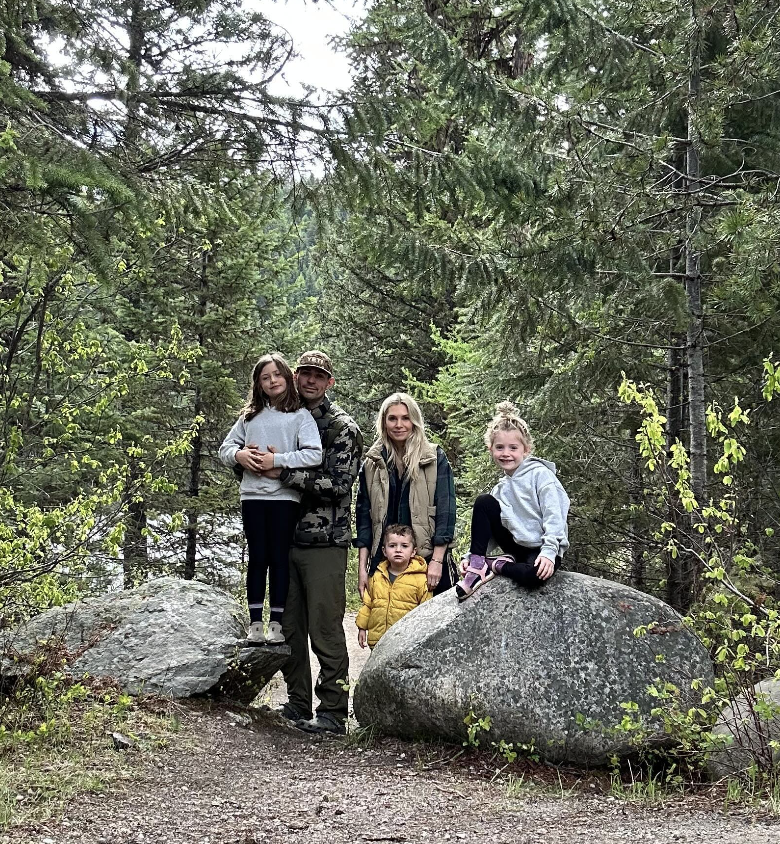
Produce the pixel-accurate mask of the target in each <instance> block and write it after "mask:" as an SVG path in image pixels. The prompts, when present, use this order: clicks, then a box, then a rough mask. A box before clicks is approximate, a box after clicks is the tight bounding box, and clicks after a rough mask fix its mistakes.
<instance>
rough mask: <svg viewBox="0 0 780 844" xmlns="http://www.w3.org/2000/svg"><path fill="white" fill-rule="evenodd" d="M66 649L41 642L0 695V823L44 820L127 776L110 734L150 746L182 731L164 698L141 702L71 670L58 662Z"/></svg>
mask: <svg viewBox="0 0 780 844" xmlns="http://www.w3.org/2000/svg"><path fill="white" fill-rule="evenodd" d="M64 656H65V655H64V654H63V653H62V652H61V651H59V650H57V649H56V648H43V649H41V650H40V651H39V652H38V653H37V654H36V655H35V656H34V657H33V658H32V659H31V660H30V662H29V665H28V671H27V673H26V674H25V675H24V676H23V677H22V678H20V679H18V680H17V681H16V683H15V684H13V685H9V686H8V687H6V688H5V689H4V691H3V693H2V695H0V829H6V828H7V827H9V826H14V825H17V824H20V823H29V822H32V821H36V820H42V819H45V818H46V817H48V816H49V815H50V814H51V813H52V812H54V811H56V810H57V809H58V808H59V806H60V805H61V804H62V803H64V802H65V801H67V800H70V799H72V798H73V797H74V796H76V795H78V794H80V793H83V792H85V791H98V790H100V789H102V788H104V787H106V785H108V784H109V783H111V782H113V781H114V780H116V779H117V778H119V777H122V776H123V768H124V762H123V760H122V756H121V755H119V754H117V752H116V750H115V749H114V747H113V743H112V739H111V733H113V732H115V731H121V733H122V734H124V735H126V736H127V737H128V738H129V739H130V740H131V741H132V742H133V744H134V747H135V748H136V749H137V750H140V751H142V752H146V751H151V750H154V749H158V748H160V747H164V746H165V743H166V742H167V740H168V737H169V736H170V735H171V734H173V733H174V732H176V730H177V724H176V720H175V717H173V714H172V713H169V711H168V705H167V704H165V703H161V702H159V701H155V700H152V699H149V700H146V701H140V702H139V701H136V700H135V699H133V698H131V697H130V696H129V695H127V694H125V693H123V692H122V691H121V690H120V689H119V688H118V687H117V686H116V684H115V683H114V682H113V681H111V680H105V679H104V680H98V679H96V678H92V677H87V676H83V677H74V676H73V675H71V674H69V673H67V672H65V671H63V670H62V668H61V666H62V664H63V657H64Z"/></svg>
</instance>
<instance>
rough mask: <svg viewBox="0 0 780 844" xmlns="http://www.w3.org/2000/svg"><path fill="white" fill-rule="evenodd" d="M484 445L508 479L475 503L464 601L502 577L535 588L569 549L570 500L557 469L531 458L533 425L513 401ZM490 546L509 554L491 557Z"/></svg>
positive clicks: (461, 591) (499, 412)
mask: <svg viewBox="0 0 780 844" xmlns="http://www.w3.org/2000/svg"><path fill="white" fill-rule="evenodd" d="M485 444H486V445H487V447H488V450H489V451H490V455H491V457H492V458H493V462H494V463H495V464H496V465H497V466H498V467H499V468H500V469H502V470H503V473H504V474H503V476H502V477H501V480H500V481H499V482H498V483H497V484H496V485H495V486H494V487H493V490H492V492H491V493H490V495H480V496H479V497H478V498H477V500H476V501H475V502H474V509H473V511H472V515H471V549H470V553H469V555H468V558H467V560H466V561H465V567H464V571H463V575H464V576H463V579H462V580H461V581H460V582H459V583H458V584H457V585H456V587H455V589H456V592H457V595H458V598H459V599H460V600H461V601H463V600H465V599H466V598H468V597H469V595H472V594H473V593H474V591H475V590H476V589H478V588H479V587H480V586H482V585H483V584H484V583H487V581H488V580H491V579H492V578H493V577H495V575H497V574H501V575H503V576H504V577H509V578H511V579H512V580H514V581H515V582H517V583H520V584H521V585H523V586H526V587H528V588H530V589H535V588H537V587H539V586H541V585H542V583H544V582H545V580H547V579H548V578H550V577H551V576H552V575H553V574H554V573H555V571H556V570H557V569H558V567H559V566H560V564H561V559H562V557H563V555H564V553H565V552H566V549H567V548H568V547H569V529H568V525H567V521H566V520H567V516H568V513H569V496H568V495H567V494H566V490H565V489H564V488H563V486H562V485H561V482H560V481H559V480H558V477H557V474H556V469H555V464H554V463H550V462H548V461H547V460H542V459H541V458H540V457H534V456H532V454H531V451H532V450H533V440H532V439H531V435H530V433H529V431H528V426H527V425H526V423H525V421H524V420H522V419H521V418H520V416H519V415H518V413H517V408H515V406H514V405H513V404H511V403H510V402H501V403H500V404H499V405H498V406H497V407H496V416H494V417H493V420H492V422H491V423H490V425H489V426H488V429H487V432H486V434H485ZM491 545H498V546H500V548H501V550H502V551H503V552H504V553H503V554H502V555H501V556H498V557H489V556H487V552H488V547H489V546H491Z"/></svg>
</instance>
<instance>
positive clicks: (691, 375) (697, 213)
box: [681, 0, 707, 610]
mask: <svg viewBox="0 0 780 844" xmlns="http://www.w3.org/2000/svg"><path fill="white" fill-rule="evenodd" d="M690 14H691V43H690V52H689V64H688V102H687V107H686V110H687V128H688V133H687V137H688V144H687V148H686V153H685V174H686V179H685V195H686V200H687V201H688V203H689V210H688V215H687V221H686V232H685V246H684V252H685V293H686V297H687V302H688V330H687V335H686V364H687V374H688V442H689V456H690V472H691V489H692V490H693V494H694V497H695V498H696V503H697V505H698V507H697V508H694V512H693V513H692V514H691V522H692V524H691V529H692V533H693V525H694V524H695V523H696V522H698V521H699V520H700V518H701V516H700V513H699V512H698V508H700V507H703V506H704V505H705V503H706V502H705V498H704V496H705V493H706V487H707V441H706V435H707V427H706V406H705V395H704V393H705V388H704V311H703V308H702V276H701V252H700V250H699V246H698V244H697V243H696V238H697V236H698V233H699V226H700V224H701V216H702V210H701V204H700V201H699V197H698V191H699V189H700V185H701V164H700V159H699V132H698V128H697V126H696V121H697V110H698V107H699V100H700V97H701V50H702V43H701V40H702V31H701V24H700V22H699V20H698V15H697V8H696V0H691V2H690ZM683 578H684V581H683V583H682V588H683V590H684V594H683V595H682V596H681V597H682V599H683V605H684V607H685V609H686V610H687V609H688V608H689V607H690V605H691V603H692V602H693V600H694V599H695V596H696V592H697V586H698V571H697V567H696V565H695V564H693V562H692V561H691V560H688V561H687V564H686V566H685V571H684V572H683Z"/></svg>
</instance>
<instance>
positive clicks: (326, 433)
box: [281, 396, 363, 547]
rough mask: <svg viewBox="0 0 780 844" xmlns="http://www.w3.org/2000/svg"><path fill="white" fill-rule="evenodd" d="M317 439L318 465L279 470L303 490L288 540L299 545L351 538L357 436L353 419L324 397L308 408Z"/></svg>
mask: <svg viewBox="0 0 780 844" xmlns="http://www.w3.org/2000/svg"><path fill="white" fill-rule="evenodd" d="M311 415H312V416H313V417H314V420H315V422H316V423H317V427H318V428H319V429H320V437H321V439H322V451H323V455H322V463H321V465H320V466H318V467H316V468H314V469H284V470H282V475H281V481H282V483H283V484H284V485H285V486H289V487H292V488H293V489H297V490H299V491H300V492H301V493H303V498H302V499H301V518H300V520H299V521H298V526H297V527H296V529H295V538H294V539H293V543H294V544H295V545H299V546H302V547H309V546H317V545H320V546H322V545H336V546H339V547H347V546H349V545H350V542H351V539H352V530H351V527H352V519H351V516H350V507H351V505H352V486H353V484H354V483H355V478H357V474H358V470H359V469H360V460H361V457H362V455H363V435H362V434H361V433H360V428H358V426H357V424H356V422H355V421H354V420H353V419H352V417H350V416H348V415H347V414H346V413H344V411H343V410H342V409H341V408H340V407H339V406H338V405H335V404H333V402H331V400H330V399H329V398H328V397H327V396H325V398H324V400H323V402H322V404H320V405H319V407H315V408H314V410H312V411H311Z"/></svg>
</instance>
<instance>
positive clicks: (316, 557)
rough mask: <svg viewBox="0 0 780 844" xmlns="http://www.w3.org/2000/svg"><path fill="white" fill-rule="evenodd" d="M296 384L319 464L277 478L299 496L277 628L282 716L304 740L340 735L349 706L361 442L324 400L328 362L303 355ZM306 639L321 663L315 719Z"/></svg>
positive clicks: (330, 376)
mask: <svg viewBox="0 0 780 844" xmlns="http://www.w3.org/2000/svg"><path fill="white" fill-rule="evenodd" d="M295 382H296V384H297V386H298V392H299V394H300V396H301V398H302V399H303V402H304V404H305V405H306V407H307V408H308V409H309V411H310V412H311V415H312V416H313V417H314V419H315V421H316V422H317V427H318V428H319V430H320V437H321V439H322V450H323V459H322V464H321V465H320V466H319V467H317V468H316V469H282V470H281V473H280V476H279V477H280V480H281V481H282V483H283V484H285V485H286V486H290V487H292V488H293V489H297V490H299V491H300V492H301V493H303V498H302V500H301V517H300V520H299V522H298V525H297V527H296V530H295V537H294V539H293V547H292V549H291V550H290V590H289V592H288V594H287V604H286V607H285V612H284V618H283V620H282V629H283V631H284V637H285V639H286V641H287V644H288V645H289V646H290V650H291V651H292V654H291V656H290V658H289V660H288V661H287V663H286V664H285V665H284V667H283V668H282V673H283V674H284V679H285V682H286V683H287V698H288V700H287V703H285V704H284V706H283V707H282V709H281V712H282V714H283V715H284V716H285V717H286V718H289V719H290V720H292V721H295V722H296V724H297V726H298V727H300V728H301V729H302V730H306V731H307V732H316V733H323V732H327V733H336V734H343V733H344V732H345V722H346V720H347V714H348V706H349V691H348V690H347V689H346V688H345V685H346V684H348V683H349V657H348V655H347V643H346V640H345V638H344V627H343V621H344V611H345V609H346V592H345V576H346V572H347V553H348V550H349V547H350V545H351V539H352V536H351V517H350V507H351V503H352V485H353V484H354V483H355V479H356V478H357V475H358V470H359V469H360V461H361V457H362V454H363V435H362V434H361V433H360V428H358V426H357V424H356V423H355V421H354V420H353V419H352V418H351V417H350V416H348V415H347V414H346V413H345V412H344V411H343V410H342V409H341V408H340V407H338V406H337V405H335V404H334V403H333V402H331V400H330V399H329V398H328V397H327V395H326V392H327V390H329V389H330V388H331V387H332V386H333V385H334V384H335V383H336V382H335V379H334V377H333V364H332V363H331V360H330V358H329V357H328V356H327V355H326V354H324V353H323V352H320V351H317V350H314V351H310V352H305V353H304V354H302V355H301V357H300V359H299V360H298V364H297V367H296V369H295ZM309 639H311V649H312V650H313V651H314V653H315V655H316V657H317V659H318V660H319V663H320V673H319V676H318V678H317V685H316V688H315V691H316V693H317V697H318V698H319V700H320V705H319V708H318V709H317V713H316V715H315V717H312V683H311V664H310V662H309Z"/></svg>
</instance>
